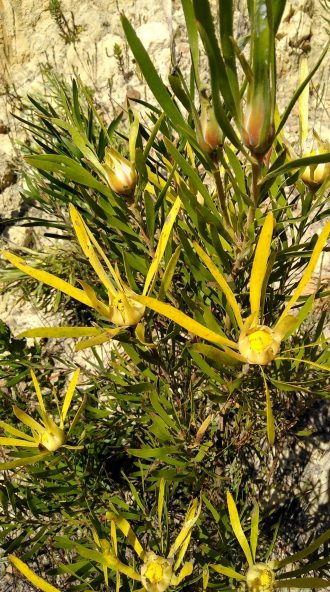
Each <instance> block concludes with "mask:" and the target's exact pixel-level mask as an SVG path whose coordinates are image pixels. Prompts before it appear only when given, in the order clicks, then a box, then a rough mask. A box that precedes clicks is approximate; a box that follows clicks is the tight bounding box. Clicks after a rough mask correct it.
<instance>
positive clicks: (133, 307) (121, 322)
mask: <svg viewBox="0 0 330 592" xmlns="http://www.w3.org/2000/svg"><path fill="white" fill-rule="evenodd" d="M144 311H145V306H143V304H140V302H136V300H133V299H132V298H130V297H129V290H128V289H127V290H126V291H125V292H118V294H117V296H116V297H115V298H113V299H112V302H111V305H110V314H109V320H110V321H111V322H112V323H113V324H114V325H117V327H133V326H134V325H137V324H138V323H139V322H140V320H141V319H142V317H143V315H144Z"/></svg>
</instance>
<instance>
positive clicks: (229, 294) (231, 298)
mask: <svg viewBox="0 0 330 592" xmlns="http://www.w3.org/2000/svg"><path fill="white" fill-rule="evenodd" d="M193 245H194V248H195V251H196V252H197V253H198V255H199V256H200V258H201V259H202V261H203V262H204V263H205V265H206V267H207V268H208V270H209V272H210V273H211V275H213V277H214V279H215V281H216V282H217V284H218V285H219V286H220V288H221V290H222V291H223V293H224V295H225V296H226V298H227V300H228V303H229V305H230V307H231V308H232V311H233V313H234V315H235V318H236V321H237V324H238V326H239V328H240V329H242V327H243V320H242V315H241V311H240V309H239V305H238V302H237V300H236V298H235V295H234V293H233V291H232V290H231V288H230V287H229V285H228V283H227V281H226V280H225V278H224V276H223V275H222V273H220V271H219V270H218V268H217V267H216V266H215V265H214V263H213V261H212V259H211V258H210V257H209V256H208V255H207V253H205V251H203V249H202V248H201V247H200V246H199V245H198V244H197V243H195V242H194V243H193Z"/></svg>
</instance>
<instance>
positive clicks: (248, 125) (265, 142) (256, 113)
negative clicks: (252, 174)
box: [242, 97, 275, 156]
mask: <svg viewBox="0 0 330 592" xmlns="http://www.w3.org/2000/svg"><path fill="white" fill-rule="evenodd" d="M274 134H275V127H274V123H273V121H272V119H271V117H270V113H269V109H268V107H267V105H266V104H265V100H264V99H263V97H260V98H259V99H254V100H253V101H251V102H250V103H249V104H248V105H247V108H246V111H245V115H244V123H243V129H242V139H243V142H244V144H245V146H246V147H247V148H249V150H250V151H251V152H252V154H254V155H260V156H264V155H266V153H267V152H268V151H269V149H270V147H271V145H272V142H273V139H274Z"/></svg>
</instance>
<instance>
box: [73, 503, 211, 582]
mask: <svg viewBox="0 0 330 592" xmlns="http://www.w3.org/2000/svg"><path fill="white" fill-rule="evenodd" d="M163 501H164V498H163V494H161V493H160V496H159V514H158V515H159V517H160V518H161V513H162V510H160V505H161V504H163ZM200 510H201V506H200V504H199V503H198V500H194V501H193V502H192V503H191V505H190V507H189V509H188V511H187V514H186V517H185V520H184V523H183V526H182V529H181V531H180V532H179V534H178V536H177V537H176V539H175V541H174V543H173V545H172V546H171V548H170V550H169V552H168V554H167V556H166V557H163V556H161V555H157V554H156V553H155V552H154V551H152V550H144V548H143V547H142V545H141V543H140V542H139V540H138V538H137V536H136V535H135V533H134V531H133V529H132V527H131V525H130V524H129V522H128V521H127V520H126V519H125V518H123V517H121V516H118V515H117V514H115V513H114V512H107V514H106V518H107V519H108V520H109V521H110V527H111V542H110V541H108V540H107V539H104V538H100V537H99V536H98V534H97V533H96V531H95V530H94V529H93V530H92V533H93V539H94V542H95V544H96V546H97V551H92V550H91V549H88V548H86V547H84V546H83V545H79V544H74V547H75V548H76V550H77V551H78V553H79V554H80V555H81V556H82V557H85V558H87V559H93V560H95V561H97V562H98V563H100V564H101V565H102V567H103V573H104V579H105V583H106V585H108V569H110V570H112V571H115V572H116V582H117V584H116V590H117V591H118V590H119V588H120V574H124V575H126V576H127V577H128V578H130V579H132V580H135V581H138V582H141V583H142V585H143V590H147V592H165V590H167V589H168V588H169V587H170V586H177V585H178V584H180V582H182V580H183V579H184V578H185V577H187V576H189V575H190V574H191V573H192V570H193V565H192V563H191V562H187V563H185V564H184V565H183V566H182V567H181V569H180V570H179V568H180V566H181V564H182V561H183V559H184V555H185V553H186V551H187V548H188V545H189V542H190V538H191V532H192V529H193V527H194V525H195V524H196V522H197V520H198V517H199V514H200ZM117 529H119V530H121V532H122V533H123V534H124V535H125V537H126V539H127V541H128V542H129V544H130V545H131V546H132V547H133V549H134V551H135V552H136V554H137V555H138V557H139V559H140V561H141V567H140V571H136V569H134V568H133V567H131V566H130V565H126V564H124V563H122V562H121V561H120V560H119V559H118V556H117V555H118V552H117V534H116V531H117ZM177 570H179V573H176V572H177Z"/></svg>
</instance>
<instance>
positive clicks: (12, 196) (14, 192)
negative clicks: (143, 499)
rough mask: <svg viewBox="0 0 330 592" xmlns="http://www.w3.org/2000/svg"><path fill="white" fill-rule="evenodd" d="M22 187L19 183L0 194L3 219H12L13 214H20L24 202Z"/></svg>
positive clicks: (0, 211) (0, 214) (0, 210)
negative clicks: (21, 192)
mask: <svg viewBox="0 0 330 592" xmlns="http://www.w3.org/2000/svg"><path fill="white" fill-rule="evenodd" d="M20 187H21V186H20V184H19V183H15V184H14V185H10V186H9V187H6V189H4V191H2V192H1V193H0V216H1V217H2V218H6V219H10V218H11V216H12V214H13V212H16V215H17V214H18V213H19V209H20V206H21V202H22V198H21V196H20V192H19V190H20Z"/></svg>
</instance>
